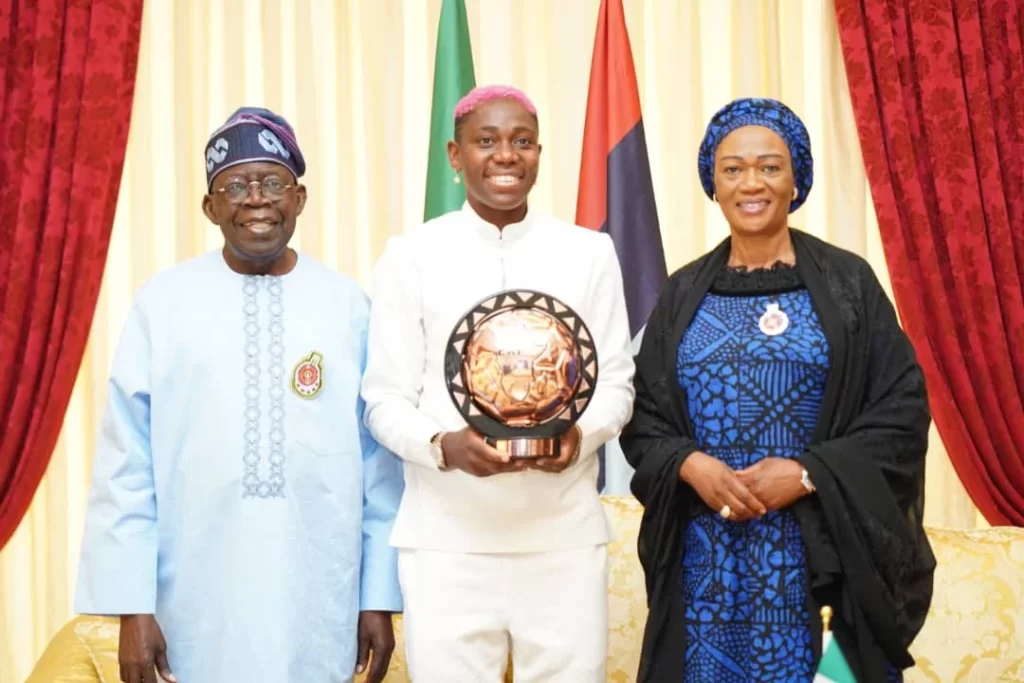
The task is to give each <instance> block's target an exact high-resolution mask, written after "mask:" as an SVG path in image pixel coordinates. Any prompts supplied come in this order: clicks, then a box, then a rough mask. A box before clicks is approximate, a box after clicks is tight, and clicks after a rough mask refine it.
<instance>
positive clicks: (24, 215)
mask: <svg viewBox="0 0 1024 683" xmlns="http://www.w3.org/2000/svg"><path fill="white" fill-rule="evenodd" d="M141 19H142V0H7V1H6V2H2V3H0V69H2V71H0V548H2V547H3V546H4V545H5V544H6V543H7V541H8V540H9V539H10V537H11V535H12V534H13V533H14V530H15V528H16V527H17V526H18V523H19V522H20V521H21V518H22V516H23V515H24V514H25V511H26V510H27V509H28V506H29V503H30V502H31V500H32V496H33V495H34V494H35V490H36V487H37V486H38V485H39V481H40V479H42V476H43V473H44V472H45V471H46V465H47V463H48V462H49V460H50V454H51V452H52V451H53V447H54V445H55V443H56V441H57V436H58V434H59V432H60V428H61V423H62V421H63V419H64V412H65V410H66V409H67V405H68V401H69V400H70V398H71V390H72V387H73V385H74V382H75V377H76V375H77V373H78V368H79V365H80V363H81V361H82V355H83V353H84V351H85V343H86V339H87V337H88V334H89V327H90V325H91V323H92V317H93V312H94V310H95V307H96V297H97V295H98V293H99V287H100V280H101V277H102V274H103V267H104V264H105V262H106V256H107V246H108V244H109V242H110V230H111V227H112V225H113V222H114V208H115V205H116V202H117V190H118V185H119V183H120V179H121V167H122V165H123V163H124V155H125V147H126V144H127V139H128V123H129V120H130V118H131V106H132V94H133V91H134V87H135V68H136V61H137V57H138V50H139V33H140V27H141ZM154 181H155V182H161V180H160V179H159V178H155V179H154Z"/></svg>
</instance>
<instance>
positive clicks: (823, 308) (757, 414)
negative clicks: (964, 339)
mask: <svg viewBox="0 0 1024 683" xmlns="http://www.w3.org/2000/svg"><path fill="white" fill-rule="evenodd" d="M698 166H699V170H700V176H701V181H702V184H703V186H704V189H705V192H706V193H707V194H708V196H709V197H711V199H712V200H713V201H716V202H717V203H718V204H719V206H720V207H721V210H722V212H723V214H724V215H725V218H726V219H727V221H728V223H729V227H730V233H731V236H730V238H729V239H727V240H726V241H725V242H723V243H722V244H721V245H720V246H719V247H718V248H717V249H715V250H714V251H712V252H711V253H709V254H707V255H705V256H704V257H702V258H701V259H698V260H697V261H695V262H694V263H692V264H689V265H688V266H685V267H684V268H682V269H681V270H680V271H678V272H677V273H675V274H674V275H673V276H672V278H670V281H669V283H668V284H667V285H666V287H665V290H664V292H663V294H662V297H661V301H660V302H659V304H658V306H657V307H656V309H655V310H654V312H653V313H652V315H651V319H650V320H649V322H648V326H647V329H646V331H645V334H644V341H643V346H642V348H641V351H640V353H639V355H638V357H637V373H636V380H635V385H636V392H637V397H636V404H635V407H634V417H633V420H632V422H631V423H630V424H629V425H628V426H627V428H626V430H625V432H624V433H623V435H622V439H621V441H622V446H623V450H624V452H625V454H626V457H627V459H628V460H629V461H630V463H631V464H632V465H633V467H634V468H636V475H635V477H634V479H633V483H632V487H633V490H634V492H635V493H636V495H637V497H638V498H639V499H640V500H641V502H642V503H643V504H644V506H645V514H644V519H643V523H642V526H641V532H640V544H639V551H640V557H641V561H642V563H643V565H644V570H645V573H646V578H647V588H648V599H649V604H650V615H649V618H648V624H647V629H646V632H645V637H644V647H643V656H642V661H641V670H640V676H639V680H640V681H641V683H646V682H658V683H661V682H662V681H665V682H668V681H672V683H705V682H707V683H712V682H713V683H733V682H735V683H751V682H755V681H756V682H758V683H768V682H779V683H781V682H786V683H804V682H807V683H809V682H810V681H812V680H813V678H814V674H815V668H816V664H817V660H818V658H819V657H820V642H821V622H820V618H819V616H818V608H819V607H820V606H821V605H825V604H828V605H830V606H831V607H832V608H833V609H834V611H835V615H836V616H835V618H834V621H833V628H834V631H835V638H836V640H837V641H838V642H839V643H840V645H841V646H842V648H843V650H844V652H845V653H846V658H847V659H848V660H849V661H850V664H851V667H852V669H853V671H854V672H855V673H856V674H857V675H858V680H860V681H862V682H864V683H875V682H878V683H884V682H885V681H901V680H902V674H901V670H902V669H904V668H906V667H909V666H911V665H912V664H913V660H912V658H911V657H910V655H909V654H908V652H907V647H908V646H909V644H910V642H911V640H912V639H913V637H914V636H915V635H916V633H917V632H918V630H919V629H920V627H921V625H922V623H923V620H924V616H925V614H926V612H927V607H928V604H929V602H930V599H931V587H932V573H933V571H934V564H935V561H934V557H933V556H932V554H931V550H930V548H929V546H928V542H927V539H926V537H925V535H924V532H923V529H922V527H921V511H922V503H923V499H922V492H923V488H924V487H923V481H924V455H925V451H926V450H927V433H928V426H929V423H930V415H929V412H928V408H927V400H926V395H925V388H924V380H923V376H922V373H921V371H920V368H919V366H918V365H917V362H916V359H915V356H914V353H913V349H912V348H911V346H910V344H909V341H908V340H907V338H906V336H905V335H904V334H903V332H902V331H901V330H900V328H899V325H898V323H897V322H896V316H895V312H894V311H893V308H892V305H891V303H889V301H888V299H887V298H886V296H885V294H884V292H883V291H882V289H881V287H880V285H879V284H878V281H877V279H876V278H875V277H874V275H873V273H872V271H871V269H870V267H869V266H868V265H867V264H866V263H865V262H864V261H863V260H862V259H860V258H858V257H856V256H855V255H853V254H851V253H849V252H845V251H843V250H840V249H838V248H836V247H832V246H830V245H827V244H825V243H824V242H822V241H820V240H817V239H815V238H813V237H811V236H809V235H806V234H804V233H802V232H799V231H797V230H794V229H791V228H790V227H789V225H788V216H789V214H790V213H791V212H792V211H794V210H796V209H797V208H799V206H800V205H801V204H803V202H804V201H805V200H806V198H807V194H808V192H809V191H810V189H811V183H812V178H813V171H812V158H811V150H810V140H809V137H808V135H807V131H806V129H805V128H804V125H803V123H802V122H801V121H800V119H799V118H798V117H797V116H796V115H795V114H794V113H793V112H792V111H790V110H789V109H788V108H787V107H786V106H785V105H783V104H782V103H780V102H776V101H774V100H766V99H744V100H737V101H735V102H732V103H730V104H729V105H727V106H726V107H725V108H723V109H722V110H721V111H719V112H718V113H717V114H716V115H715V117H714V118H713V119H712V121H711V123H710V125H709V126H708V131H707V134H706V135H705V138H704V141H703V144H702V145H701V149H700V154H699V160H698Z"/></svg>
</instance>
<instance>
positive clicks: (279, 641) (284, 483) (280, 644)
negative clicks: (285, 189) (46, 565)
mask: <svg viewBox="0 0 1024 683" xmlns="http://www.w3.org/2000/svg"><path fill="white" fill-rule="evenodd" d="M368 317H369V301H368V300H367V298H366V296H365V295H364V294H363V293H362V292H361V291H360V290H359V288H358V287H357V286H356V285H355V284H354V283H352V282H351V281H349V280H348V279H347V278H345V277H344V276H342V275H339V274H338V273H335V272H334V271H332V270H330V269H328V268H327V267H325V266H323V265H321V264H320V263H317V262H316V261H314V260H311V259H310V258H309V257H306V256H300V257H299V262H298V264H297V265H296V267H295V269H294V270H292V272H290V273H288V274H287V275H285V276H283V277H245V276H242V275H239V274H237V273H234V272H233V271H231V270H230V269H229V268H228V267H227V265H226V264H225V263H224V260H223V257H222V256H221V254H220V253H219V252H211V253H209V254H206V255H203V256H200V257H198V258H196V259H193V260H191V261H188V262H185V263H183V264H181V265H179V266H176V267H174V268H171V269H169V270H168V271H165V272H163V273H161V274H159V275H157V276H156V277H155V278H154V279H153V280H151V281H150V282H149V283H147V284H146V285H145V286H144V287H143V288H142V290H141V291H140V292H139V295H138V297H137V298H136V301H135V304H134V306H133V308H132V310H131V312H130V313H129V315H128V320H127V323H126V326H125V329H124V332H123V335H122V338H121V340H120V344H119V346H118V349H117V352H116V355H115V358H114V363H113V368H112V372H111V376H110V382H109V387H108V391H109V395H108V399H107V406H106V410H105V413H104V417H103V423H102V430H101V434H100V436H99V441H98V444H97V448H96V459H95V463H94V471H93V481H92V489H91V491H90V494H89V506H88V511H87V520H86V528H85V535H84V538H83V542H82V555H81V564H80V568H79V574H78V590H77V595H76V601H75V610H76V611H77V612H79V613H83V614H102V615H121V614H153V613H155V614H156V618H157V621H158V623H159V624H160V626H161V628H162V630H163V633H164V637H165V638H166V640H167V644H168V657H169V661H170V666H171V670H172V671H173V672H174V673H175V675H176V676H177V678H178V681H179V682H180V683H207V682H210V681H217V682H223V683H229V682H233V681H273V682H278V681H280V682H282V683H283V682H285V681H317V682H321V681H323V682H326V681H332V682H333V681H349V680H351V678H352V675H353V669H354V667H355V663H356V626H357V619H358V612H359V611H360V610H385V611H401V607H402V604H401V594H400V592H399V588H398V579H397V566H396V564H397V558H396V552H395V550H394V549H392V548H391V547H390V546H389V543H388V537H389V535H390V532H391V526H392V523H393V520H394V516H395V512H396V510H397V508H398V503H399V501H400V498H401V495H402V487H403V484H402V471H401V465H400V463H399V461H398V459H397V458H396V457H395V456H394V455H392V454H391V453H390V452H388V451H386V450H384V449H383V448H382V447H380V446H379V445H378V444H377V443H376V442H375V441H374V440H373V439H372V437H370V435H369V433H368V432H367V431H366V429H365V427H364V426H363V420H362V413H363V403H362V400H361V399H360V398H359V385H360V379H361V376H362V371H363V368H364V365H365V358H366V332H367V322H368ZM314 353H315V354H318V355H319V357H320V358H321V359H322V360H321V362H320V367H321V369H322V374H321V377H320V379H321V380H322V381H321V383H320V390H319V392H318V393H316V394H315V395H314V396H312V397H304V396H302V395H301V392H302V391H303V390H305V391H306V392H307V393H309V391H310V390H311V389H315V388H316V384H315V382H314V383H312V384H311V383H310V381H309V380H311V379H312V380H315V379H316V377H315V373H313V374H312V375H308V374H307V375H304V376H303V377H302V378H300V379H302V380H303V381H298V380H296V377H295V370H296V368H297V367H298V366H299V364H300V363H301V361H303V360H304V359H307V358H308V357H310V355H311V354H314Z"/></svg>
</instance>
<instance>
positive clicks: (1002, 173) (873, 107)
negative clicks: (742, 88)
mask: <svg viewBox="0 0 1024 683" xmlns="http://www.w3.org/2000/svg"><path fill="white" fill-rule="evenodd" d="M835 7H836V17H837V21H838V24H839V33H840V38H841V40H842V45H843V57H844V60H845V63H846V73H847V78H848V80H849V84H850V94H851V96H852V99H853V105H854V111H855V115H856V120H857V128H858V131H859V135H860V141H861V147H862V152H863V156H864V165H865V168H866V170H867V175H868V179H869V181H870V184H871V192H872V195H873V198H874V203H875V209H876V211H877V214H878V222H879V227H880V229H881V233H882V242H883V245H884V248H885V255H886V259H887V261H888V267H889V272H890V275H891V277H892V286H893V292H894V295H895V299H896V305H897V308H898V309H899V312H900V316H901V319H902V321H903V324H904V326H905V328H906V331H907V334H908V335H909V336H910V338H911V340H912V341H913V343H914V346H915V347H916V349H917V352H918V355H919V357H920V361H921V364H922V366H923V368H924V372H925V376H926V378H927V382H928V391H929V394H930V399H931V407H932V411H933V414H934V419H935V423H936V426H937V427H938V430H939V434H940V435H941V436H942V439H943V442H944V444H945V445H946V449H947V450H948V452H949V457H950V459H951V460H952V462H953V465H954V467H955V468H956V471H957V473H958V475H959V476H960V478H961V480H962V481H963V483H964V485H965V487H966V489H967V492H968V493H969V494H970V496H971V498H972V499H973V500H974V503H975V504H976V505H977V506H978V508H979V510H981V512H982V513H983V514H984V515H985V518H986V519H987V520H988V521H989V522H990V523H992V524H995V525H1003V524H1012V525H1016V526H1022V525H1024V408H1022V404H1024V49H1022V43H1024V9H1022V7H1024V5H1022V3H1020V2H1018V1H1017V0H836V3H835Z"/></svg>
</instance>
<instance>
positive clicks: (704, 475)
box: [679, 451, 799, 522]
mask: <svg viewBox="0 0 1024 683" xmlns="http://www.w3.org/2000/svg"><path fill="white" fill-rule="evenodd" d="M797 476H799V475H797ZM679 479H680V480H682V481H683V482H685V483H687V484H689V485H690V486H691V487H693V490H694V491H696V492H697V495H698V496H700V498H701V500H703V501H704V504H705V505H707V506H708V507H709V508H711V509H712V510H714V511H715V512H718V513H721V510H722V509H724V508H725V506H726V505H728V506H729V519H730V520H732V521H734V522H745V521H747V520H748V519H754V518H755V517H760V516H761V515H763V514H764V513H765V507H766V506H765V505H764V504H763V503H764V501H763V500H762V499H761V498H760V496H758V494H757V493H755V492H753V491H752V490H750V488H749V487H748V486H747V484H746V483H745V482H744V481H743V480H742V479H741V478H740V477H739V475H738V474H737V473H736V472H735V471H734V470H733V469H732V468H731V467H729V466H728V465H726V464H725V463H724V462H722V461H721V460H719V459H718V458H715V457H713V456H710V455H708V454H707V453H701V452H700V451H697V452H695V453H691V454H690V455H689V456H687V458H686V460H684V461H683V464H682V466H681V467H680V468H679Z"/></svg>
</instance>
